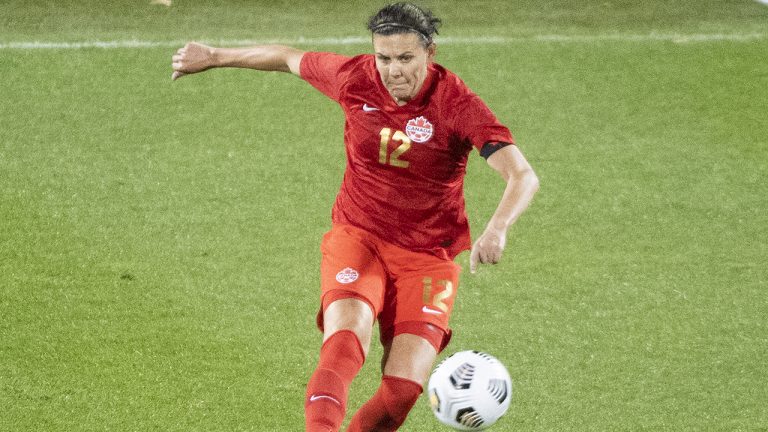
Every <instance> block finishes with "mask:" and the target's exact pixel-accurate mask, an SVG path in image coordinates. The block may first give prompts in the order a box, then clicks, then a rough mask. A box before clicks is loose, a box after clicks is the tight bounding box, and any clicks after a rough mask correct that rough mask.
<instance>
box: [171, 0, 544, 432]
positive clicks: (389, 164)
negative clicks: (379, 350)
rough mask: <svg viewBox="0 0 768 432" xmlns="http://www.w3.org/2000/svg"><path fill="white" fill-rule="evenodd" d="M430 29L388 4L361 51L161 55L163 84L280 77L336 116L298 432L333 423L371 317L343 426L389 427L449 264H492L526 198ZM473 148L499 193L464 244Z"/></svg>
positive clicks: (202, 50) (410, 398)
mask: <svg viewBox="0 0 768 432" xmlns="http://www.w3.org/2000/svg"><path fill="white" fill-rule="evenodd" d="M439 24H440V20H439V19H437V18H435V17H434V16H433V15H432V14H431V13H430V12H428V11H425V10H423V9H421V8H419V7H418V6H415V5H412V4H408V3H397V4H392V5H389V6H386V7H384V8H383V9H381V10H380V11H379V12H378V13H376V14H375V15H374V16H372V17H371V18H370V20H369V22H368V29H369V30H370V31H371V32H372V35H373V37H372V40H373V51H374V54H372V55H371V54H369V55H359V56H356V57H351V58H350V57H345V56H342V55H338V54H333V53H321V52H304V51H300V50H298V49H295V48H291V47H286V46H275V45H269V46H256V47H251V48H236V49H227V48H213V47H208V46H205V45H201V44H197V43H189V44H187V45H186V46H184V47H183V48H181V49H179V50H178V52H177V53H176V54H175V55H174V56H173V64H172V66H173V70H174V72H173V75H172V78H173V79H177V78H179V77H181V76H184V75H186V74H193V73H197V72H201V71H204V70H207V69H210V68H214V67H242V68H250V69H256V70H263V71H282V72H290V73H293V74H295V75H298V76H299V77H301V78H302V79H304V80H305V81H307V82H308V83H309V84H311V85H312V86H314V87H315V88H317V89H318V90H319V91H321V92H322V93H323V94H325V95H326V96H328V97H329V98H331V99H333V100H334V101H336V102H337V103H339V104H340V105H341V107H342V108H343V110H344V114H345V116H346V124H345V128H344V144H345V146H346V150H347V169H346V172H345V174H344V180H343V182H342V185H341V190H340V191H339V194H338V196H337V198H336V202H335V204H334V207H333V212H332V222H333V223H332V227H331V229H330V231H329V232H328V233H326V234H325V236H324V237H323V241H322V244H321V251H322V262H321V297H320V312H319V313H318V320H317V321H318V326H319V327H320V329H321V330H322V331H323V334H324V342H323V345H322V347H321V349H320V359H319V362H318V365H317V368H316V369H315V371H314V373H313V374H312V377H311V378H310V380H309V383H308V385H307V393H306V400H305V415H306V430H307V431H312V432H315V431H338V430H339V428H340V427H341V424H342V422H343V420H344V416H345V413H346V403H347V395H348V391H349V385H350V383H351V382H352V380H353V378H354V377H355V376H356V375H357V373H358V371H359V370H360V368H361V366H362V364H363V362H364V360H365V357H366V355H367V354H368V349H369V346H370V343H371V337H372V327H373V324H374V322H375V321H376V320H378V322H379V327H380V340H381V343H382V345H383V347H384V356H383V359H382V381H381V386H380V387H379V389H378V391H377V392H376V393H375V394H374V395H373V397H372V398H371V399H370V400H369V401H368V402H367V403H366V404H364V405H363V406H362V407H361V408H360V409H359V410H358V411H357V412H356V413H355V414H354V416H353V417H352V419H351V421H350V424H349V428H348V431H394V430H396V429H397V428H398V427H400V425H401V424H402V423H403V422H404V421H405V418H406V416H407V415H408V412H409V411H410V410H411V408H412V407H413V405H414V404H415V403H416V400H417V399H418V397H419V395H420V394H421V392H422V385H423V383H424V381H425V380H426V378H427V376H428V375H429V372H430V370H431V368H432V364H433V362H434V360H435V358H436V356H437V354H438V353H439V352H440V351H441V350H442V349H443V348H445V346H446V344H447V343H448V341H449V339H450V335H451V331H450V329H449V327H448V318H449V316H450V314H451V309H452V307H453V302H454V299H455V297H456V292H457V287H458V283H459V273H460V271H461V268H460V267H459V266H458V265H457V264H455V263H454V261H453V260H454V258H455V257H456V255H458V254H459V253H460V252H462V251H464V250H468V249H470V248H471V253H470V271H471V272H472V273H474V272H475V271H476V268H477V264H478V263H491V264H495V263H497V262H498V261H499V259H500V257H501V254H502V251H503V249H504V246H505V243H506V233H507V230H508V228H509V226H510V225H511V224H513V223H514V222H515V221H516V220H517V218H518V217H519V216H520V214H521V213H522V212H523V211H524V210H525V209H526V208H527V207H528V204H529V203H530V201H531V199H532V198H533V195H534V194H535V192H536V190H537V189H538V179H537V177H536V175H535V174H534V172H533V170H532V169H531V166H530V165H529V164H528V162H527V161H526V159H525V158H524V157H523V155H522V153H521V152H520V150H519V149H518V148H517V146H515V145H514V141H513V138H512V135H511V134H510V132H509V130H508V129H507V128H506V127H505V126H503V125H502V124H500V123H499V121H498V120H497V119H496V117H495V116H494V115H493V113H492V112H491V111H490V110H489V109H488V107H487V106H486V105H485V104H484V103H483V101H482V100H480V98H479V97H478V96H477V95H475V94H474V93H472V91H471V90H469V89H468V88H467V87H466V86H465V85H464V83H463V82H462V81H461V80H460V79H459V78H458V77H457V76H456V75H454V74H453V73H451V72H450V71H448V70H446V69H445V68H443V67H442V66H440V65H438V64H435V63H433V58H434V56H435V43H434V41H433V39H432V37H433V35H434V34H436V33H437V26H438V25H439ZM473 147H474V148H477V149H478V151H479V152H480V155H481V156H483V157H484V158H486V160H487V161H488V164H489V165H490V166H491V167H492V168H493V169H495V170H496V171H498V172H499V174H500V175H501V177H502V178H503V179H504V181H505V182H506V184H507V186H506V189H505V191H504V194H503V195H502V197H501V200H500V202H499V205H498V207H497V209H496V211H495V213H494V214H493V216H492V217H491V220H490V221H489V222H488V224H487V226H486V228H485V231H484V232H483V233H482V234H481V235H480V237H479V238H478V239H477V241H475V243H474V245H472V244H471V242H470V237H469V225H468V223H467V217H466V214H465V210H464V197H463V180H464V174H465V167H466V161H467V157H468V154H469V153H470V151H471V150H472V148H473Z"/></svg>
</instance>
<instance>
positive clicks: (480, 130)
mask: <svg viewBox="0 0 768 432" xmlns="http://www.w3.org/2000/svg"><path fill="white" fill-rule="evenodd" d="M457 123H458V129H459V134H460V135H461V136H462V138H464V139H467V140H469V142H471V143H472V146H473V147H475V148H477V149H478V150H482V148H483V146H484V145H485V144H486V143H488V142H501V143H509V144H514V143H515V139H514V137H512V133H511V132H510V131H509V129H507V127H506V126H504V125H503V124H501V123H499V120H498V119H497V118H496V116H495V115H494V114H493V112H492V111H491V110H490V108H488V106H487V105H486V104H485V102H483V101H482V100H481V99H480V97H478V96H477V95H475V94H472V95H470V96H469V97H468V98H467V100H466V102H465V104H464V107H463V109H462V110H460V114H459V117H458V122H457Z"/></svg>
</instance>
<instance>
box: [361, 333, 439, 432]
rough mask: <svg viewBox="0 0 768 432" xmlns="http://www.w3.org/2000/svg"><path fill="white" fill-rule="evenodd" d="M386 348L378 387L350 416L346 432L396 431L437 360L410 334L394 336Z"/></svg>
mask: <svg viewBox="0 0 768 432" xmlns="http://www.w3.org/2000/svg"><path fill="white" fill-rule="evenodd" d="M385 349H386V350H387V355H386V360H385V363H384V367H383V376H382V379H381V385H380V386H379V388H378V390H377V391H376V393H375V394H374V395H373V397H372V398H371V399H370V400H368V402H366V403H365V405H363V406H362V407H361V408H360V409H359V410H358V411H357V412H356V413H355V415H354V417H352V421H351V422H350V424H349V428H348V429H347V431H348V432H370V431H379V432H384V431H396V430H397V429H398V428H399V427H400V426H401V425H402V424H403V422H405V419H406V417H407V416H408V413H409V412H410V411H411V408H413V406H414V404H416V401H418V399H419V396H421V393H422V391H423V385H424V382H425V381H426V379H427V377H428V376H429V373H430V371H431V370H432V364H433V363H434V361H435V358H436V357H437V350H436V349H435V347H434V346H433V345H432V344H431V343H430V342H429V341H427V340H426V339H424V338H423V337H421V336H417V335H414V334H409V333H403V334H399V335H397V336H395V337H394V339H392V341H391V343H390V344H388V345H387V346H385Z"/></svg>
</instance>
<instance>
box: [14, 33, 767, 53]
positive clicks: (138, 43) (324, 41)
mask: <svg viewBox="0 0 768 432" xmlns="http://www.w3.org/2000/svg"><path fill="white" fill-rule="evenodd" d="M766 37H767V35H766V34H765V33H691V34H685V33H656V32H651V33H647V34H631V33H606V34H598V35H567V34H543V35H536V36H530V37H503V36H476V37H451V36H448V37H437V38H436V42H437V43H439V44H445V45H451V44H483V45H486V44H511V43H526V42H558V43H593V42H605V41H614V42H659V41H666V42H674V43H696V42H751V41H756V40H763V39H766ZM186 42H187V41H183V40H175V41H152V40H137V39H131V40H104V41H102V40H95V41H82V42H55V41H13V42H3V43H0V49H21V50H25V49H90V48H103V49H115V48H164V47H175V46H179V45H183V44H184V43H186ZM201 42H202V43H208V44H213V45H221V46H248V45H259V44H287V45H323V46H345V45H366V44H369V43H370V37H368V36H346V37H344V36H342V37H323V38H311V37H298V38H282V39H220V40H215V41H206V40H203V41H201Z"/></svg>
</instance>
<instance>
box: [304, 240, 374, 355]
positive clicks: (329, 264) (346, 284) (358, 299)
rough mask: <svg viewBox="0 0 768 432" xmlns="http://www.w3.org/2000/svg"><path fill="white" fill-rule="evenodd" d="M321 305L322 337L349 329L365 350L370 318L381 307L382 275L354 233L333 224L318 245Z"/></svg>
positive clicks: (364, 243) (368, 247)
mask: <svg viewBox="0 0 768 432" xmlns="http://www.w3.org/2000/svg"><path fill="white" fill-rule="evenodd" d="M320 249H321V251H322V260H321V263H320V278H321V289H322V293H321V308H320V311H319V313H318V317H317V324H318V327H319V328H320V329H321V330H323V333H324V335H325V338H328V337H329V336H331V335H332V334H333V333H335V332H337V331H339V330H352V331H354V332H355V333H356V334H357V335H358V337H359V338H360V342H361V344H362V345H363V347H364V348H365V350H366V351H367V347H368V345H369V344H370V333H371V329H372V326H373V321H374V320H375V317H376V316H377V315H378V313H379V311H380V310H381V308H382V303H383V300H384V286H385V280H386V274H385V271H384V268H383V266H382V265H381V263H380V262H379V259H378V257H377V255H376V253H375V251H374V247H373V246H372V245H371V244H369V243H368V242H367V241H366V239H365V238H364V237H362V236H361V235H359V233H358V232H356V231H353V230H349V229H346V227H344V226H334V227H333V228H332V229H331V231H329V232H328V233H326V235H325V236H324V237H323V242H322V244H321V248H320Z"/></svg>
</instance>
